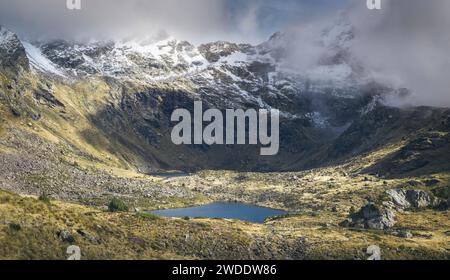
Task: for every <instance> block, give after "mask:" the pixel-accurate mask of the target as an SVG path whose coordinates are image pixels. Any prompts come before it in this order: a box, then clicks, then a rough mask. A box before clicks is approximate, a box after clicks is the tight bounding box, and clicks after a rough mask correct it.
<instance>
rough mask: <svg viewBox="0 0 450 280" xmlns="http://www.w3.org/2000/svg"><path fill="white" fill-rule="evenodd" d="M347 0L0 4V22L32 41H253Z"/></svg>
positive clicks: (17, 0)
mask: <svg viewBox="0 0 450 280" xmlns="http://www.w3.org/2000/svg"><path fill="white" fill-rule="evenodd" d="M348 2H349V1H347V0H333V1H330V0H281V1H280V0H127V1H124V0H81V3H82V9H81V10H80V11H69V10H67V9H66V0H0V24H2V25H5V26H7V27H10V28H12V29H14V30H16V32H17V31H19V32H21V33H22V35H28V36H32V37H42V36H50V37H62V36H65V37H68V38H73V37H74V36H76V37H78V36H83V35H92V34H93V33H94V34H96V35H99V34H103V35H106V36H109V35H115V36H123V34H124V33H125V34H127V33H136V32H141V33H146V34H150V33H151V34H154V33H157V32H158V31H159V30H160V29H164V30H165V31H167V32H168V33H170V34H172V35H174V36H176V37H181V38H182V39H190V41H195V42H197V43H198V42H205V41H210V40H219V39H221V40H224V39H226V40H234V41H246V42H250V43H257V42H261V41H263V40H265V39H266V38H267V37H269V36H270V35H271V34H272V33H274V32H276V31H279V30H282V29H284V28H285V27H286V26H288V25H292V24H294V23H298V22H301V21H303V22H306V21H308V20H310V19H311V18H314V17H319V16H320V17H321V16H325V15H326V14H328V13H330V12H333V11H334V12H335V11H337V10H338V9H340V8H343V7H345V6H346V3H348Z"/></svg>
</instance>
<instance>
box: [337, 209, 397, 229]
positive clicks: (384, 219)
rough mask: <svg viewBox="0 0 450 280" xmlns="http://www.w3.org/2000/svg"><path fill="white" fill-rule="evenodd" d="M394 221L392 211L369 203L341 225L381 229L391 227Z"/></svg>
mask: <svg viewBox="0 0 450 280" xmlns="http://www.w3.org/2000/svg"><path fill="white" fill-rule="evenodd" d="M395 223H396V221H395V214H394V211H392V210H389V209H385V208H383V207H381V206H378V205H375V204H373V203H369V204H367V205H365V206H364V207H362V208H361V209H360V210H359V211H358V212H356V213H354V214H352V215H351V216H350V218H349V219H348V220H346V221H345V222H344V223H342V224H341V225H342V226H349V227H359V228H370V229H379V230H383V229H388V228H391V227H393V226H394V225H395Z"/></svg>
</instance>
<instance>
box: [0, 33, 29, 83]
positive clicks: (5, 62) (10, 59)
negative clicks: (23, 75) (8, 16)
mask: <svg viewBox="0 0 450 280" xmlns="http://www.w3.org/2000/svg"><path fill="white" fill-rule="evenodd" d="M20 69H23V70H29V61H28V58H27V55H26V52H25V48H24V47H23V45H22V43H21V42H20V40H19V38H18V37H17V35H16V34H14V33H12V32H11V31H9V30H7V29H5V28H3V27H1V26H0V71H6V72H12V73H15V74H17V72H18V71H19V70H20Z"/></svg>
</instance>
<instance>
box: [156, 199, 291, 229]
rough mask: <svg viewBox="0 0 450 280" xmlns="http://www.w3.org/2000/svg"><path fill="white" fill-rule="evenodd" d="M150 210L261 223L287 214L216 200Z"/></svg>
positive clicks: (176, 215)
mask: <svg viewBox="0 0 450 280" xmlns="http://www.w3.org/2000/svg"><path fill="white" fill-rule="evenodd" d="M150 212H151V213H153V214H155V215H159V216H164V217H180V218H181V217H191V218H223V219H236V220H241V221H247V222H252V223H259V224H262V223H264V220H265V219H266V218H268V217H273V216H280V215H285V214H287V212H285V211H283V210H278V209H272V208H266V207H259V206H255V205H250V204H243V203H228V202H215V203H211V204H206V205H201V206H196V207H189V208H175V209H166V210H154V211H150Z"/></svg>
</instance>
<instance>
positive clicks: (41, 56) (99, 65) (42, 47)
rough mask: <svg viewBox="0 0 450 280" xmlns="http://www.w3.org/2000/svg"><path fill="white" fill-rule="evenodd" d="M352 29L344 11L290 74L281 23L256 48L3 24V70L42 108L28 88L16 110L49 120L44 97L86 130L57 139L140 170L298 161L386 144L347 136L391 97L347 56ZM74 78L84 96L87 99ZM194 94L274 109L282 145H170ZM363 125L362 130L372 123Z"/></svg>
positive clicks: (310, 163)
mask: <svg viewBox="0 0 450 280" xmlns="http://www.w3.org/2000/svg"><path fill="white" fill-rule="evenodd" d="M354 37H355V32H354V28H353V26H352V25H351V24H350V23H349V22H348V20H346V18H345V17H343V16H342V17H340V18H339V20H338V21H337V22H336V23H335V24H334V25H333V26H332V27H330V28H328V29H325V30H324V31H323V32H322V34H320V40H319V42H318V48H319V49H321V50H323V53H322V54H321V55H320V57H319V59H318V61H317V62H316V63H315V65H313V66H312V67H311V68H310V69H307V70H305V71H294V70H293V69H292V68H290V67H289V63H288V62H289V61H290V60H291V56H290V54H291V53H292V49H293V48H295V46H296V41H295V34H288V33H281V32H278V33H275V34H274V35H273V36H271V37H270V38H269V40H268V41H266V42H263V43H262V44H259V45H257V46H252V45H249V44H236V43H230V42H224V41H218V42H212V43H208V44H203V45H200V46H198V47H197V46H194V45H192V44H190V43H189V42H186V41H179V40H176V39H175V38H173V37H170V36H168V35H164V36H158V37H149V38H134V37H131V38H127V39H125V40H119V41H108V42H102V41H90V42H85V43H79V42H78V43H75V42H67V41H61V40H58V41H50V42H45V41H42V42H32V43H30V42H26V41H20V40H19V39H18V37H17V36H16V35H14V34H13V33H11V32H9V31H6V30H5V29H2V38H4V39H2V42H3V43H2V44H1V46H2V48H3V51H4V52H6V53H8V55H7V56H3V59H4V61H3V62H2V67H4V68H5V69H10V70H8V71H12V68H11V67H12V65H13V63H10V62H11V61H16V62H18V63H14V65H15V67H16V68H20V69H23V70H24V71H27V73H28V74H27V75H26V78H25V79H24V80H30V83H31V80H33V81H34V82H33V83H31V84H33V86H32V88H30V89H28V90H30V91H32V92H33V93H32V100H31V101H33V100H34V102H38V105H36V104H32V105H27V104H24V100H27V97H26V96H24V97H23V98H17V100H16V101H15V102H12V103H14V104H9V106H10V107H11V110H12V111H14V112H15V114H19V115H20V114H21V113H20V111H25V114H26V115H29V116H31V117H32V118H33V119H35V120H37V119H39V121H43V122H45V120H43V119H45V118H46V117H45V113H44V112H43V108H42V105H45V106H46V107H47V108H46V109H45V110H48V108H51V109H53V110H56V112H55V111H52V112H51V114H52V117H55V118H57V121H56V120H54V121H56V122H57V123H60V122H66V123H70V121H71V120H72V119H77V118H80V117H82V118H83V119H84V122H85V124H84V126H83V128H81V127H80V128H78V127H76V125H75V127H76V134H77V135H78V136H77V137H76V138H81V139H76V141H75V139H74V137H72V135H64V136H61V137H62V138H63V139H64V141H67V143H70V145H74V146H77V148H79V149H81V150H84V149H85V147H84V145H85V144H86V145H89V146H90V148H94V149H95V150H101V151H107V153H108V154H109V153H111V154H113V156H114V157H115V158H117V159H118V160H119V161H120V162H122V164H123V163H126V165H127V166H134V168H137V169H139V170H142V171H144V170H158V169H177V170H199V169H205V168H206V169H223V168H225V169H236V170H260V171H269V170H301V169H305V168H312V167H317V166H321V165H324V164H328V163H331V162H336V161H339V160H343V159H346V158H349V157H350V156H353V155H354V154H355V153H358V152H363V151H366V150H370V149H372V148H374V147H376V146H379V145H383V144H386V143H388V142H389V141H392V139H384V138H379V139H378V138H377V139H376V140H377V141H374V143H372V144H370V145H368V144H367V143H364V145H363V143H361V142H351V144H350V143H347V142H346V141H348V140H343V139H347V138H348V136H346V135H347V134H349V133H354V131H352V129H353V128H354V127H355V125H356V124H357V123H359V122H364V120H366V119H368V118H371V117H372V115H376V114H380V112H379V111H380V110H381V111H385V110H387V109H386V108H385V107H384V106H383V105H381V102H380V101H381V100H382V99H383V96H385V95H392V94H397V91H396V90H395V89H391V88H389V87H387V86H384V85H382V84H378V83H376V81H373V80H371V79H370V78H369V77H367V76H365V75H364V73H365V72H364V69H363V68H362V66H361V65H360V64H359V63H358V62H357V61H355V59H354V57H352V54H351V48H350V46H351V44H352V40H353V39H354ZM16 71H17V69H16ZM80 87H82V88H83V90H84V91H88V92H87V93H85V94H87V95H88V96H89V98H87V99H82V98H84V97H82V96H81V95H80V93H79V92H78V91H79V88H80ZM91 99H92V100H93V101H94V103H90V102H91V101H89V100H91ZM198 99H201V100H202V101H203V103H204V107H205V109H206V108H218V109H221V110H225V109H228V108H235V109H238V108H243V109H245V108H255V109H258V108H266V109H270V108H276V109H279V110H280V114H281V128H280V130H281V131H280V134H281V144H280V146H281V149H280V152H279V154H278V155H277V156H274V157H261V156H259V147H253V146H242V147H239V146H232V147H230V146H207V145H202V146H185V145H182V146H176V145H173V144H172V143H171V140H170V131H171V127H173V125H174V123H171V122H170V115H171V113H172V111H173V110H174V109H176V108H179V107H182V108H191V109H192V107H193V102H194V100H198ZM25 103H26V102H25ZM31 103H33V102H31ZM39 104H41V105H39ZM69 107H70V110H69ZM69 111H73V113H74V114H75V115H72V112H69ZM62 112H64V113H62ZM41 117H42V119H41ZM382 117H383V118H388V117H387V116H382ZM383 121H384V120H383ZM406 121H408V120H406ZM386 122H387V123H389V122H390V121H389V119H387V120H386ZM48 125H49V126H50V127H52V125H50V124H48ZM364 125H365V124H364V123H363V124H362V125H360V126H364ZM52 129H53V130H55V129H56V130H57V131H58V129H57V128H54V127H52ZM360 129H361V130H364V129H363V128H360ZM383 129H384V128H383ZM389 129H394V128H391V127H389ZM50 133H53V131H50ZM367 133H368V135H365V137H371V133H375V132H373V131H369V132H367ZM386 133H390V131H386ZM352 137H354V136H353V134H352ZM356 137H357V138H358V136H356ZM401 137H403V135H399V137H397V138H401ZM98 138H100V139H101V140H99V139H98ZM364 139H365V138H364ZM343 141H345V143H343ZM80 142H81V143H82V145H79V144H80ZM375 142H376V143H375ZM100 143H101V145H100ZM346 145H350V146H348V147H346V148H344V147H345V146H346ZM343 146H344V147H343ZM363 146H364V147H363ZM337 151H339V152H337ZM98 160H100V161H104V159H98Z"/></svg>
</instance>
